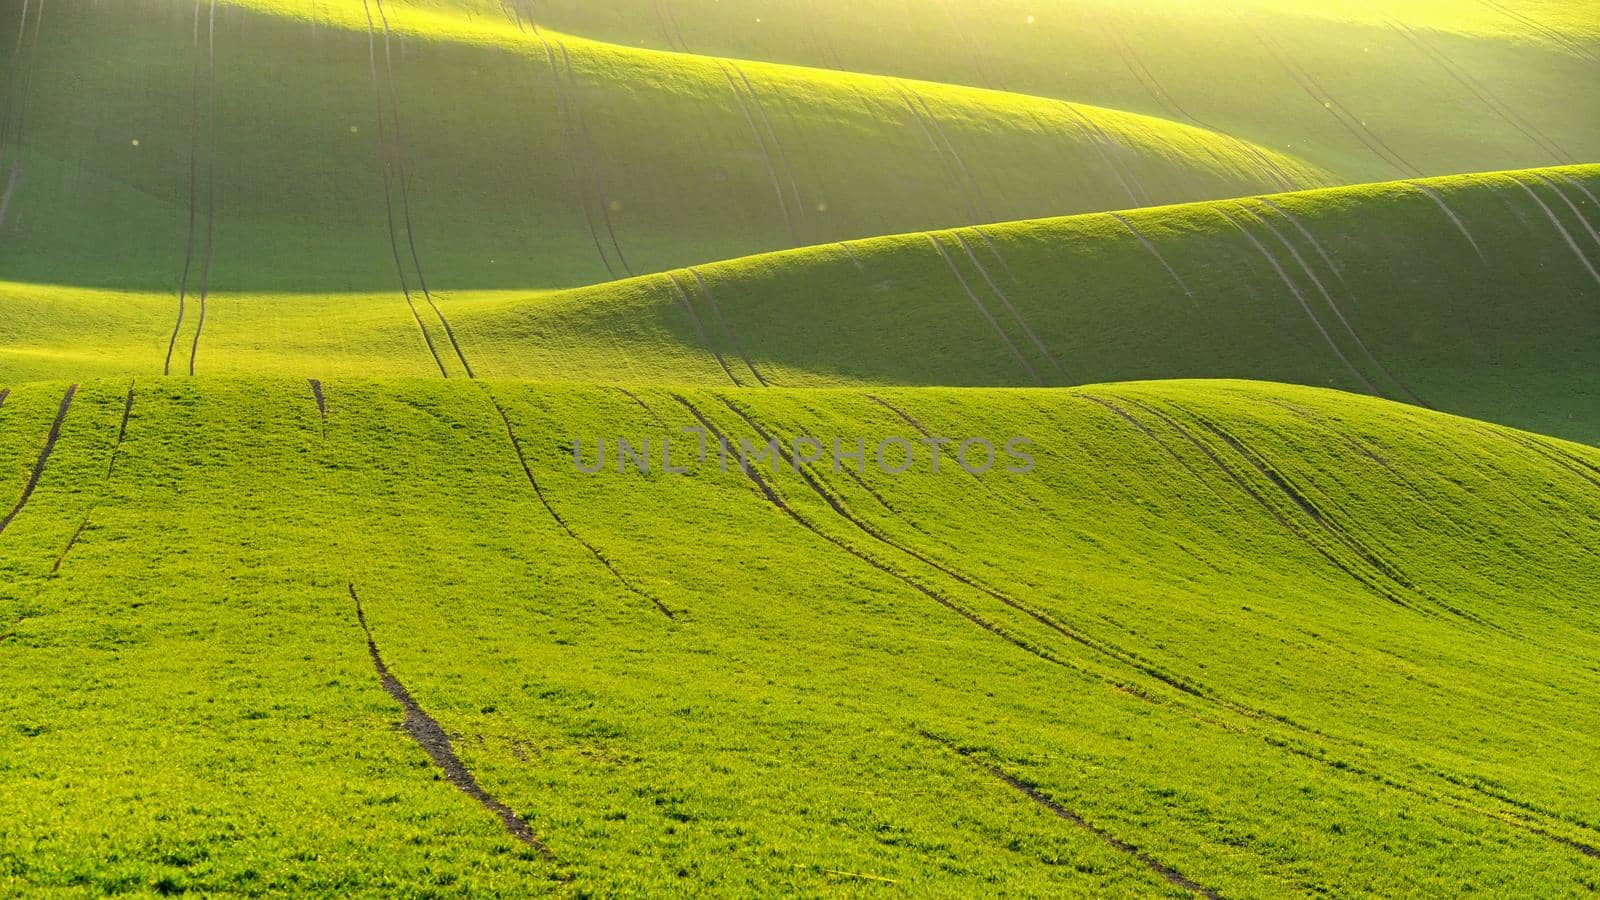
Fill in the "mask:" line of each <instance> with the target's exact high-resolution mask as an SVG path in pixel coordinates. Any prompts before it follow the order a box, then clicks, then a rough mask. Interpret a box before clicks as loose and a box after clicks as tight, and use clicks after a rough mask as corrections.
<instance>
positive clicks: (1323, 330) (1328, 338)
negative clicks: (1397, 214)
mask: <svg viewBox="0 0 1600 900" xmlns="http://www.w3.org/2000/svg"><path fill="white" fill-rule="evenodd" d="M1241 208H1242V207H1241ZM1213 210H1214V211H1215V212H1216V214H1217V215H1219V216H1221V217H1222V218H1223V220H1224V221H1226V222H1227V223H1228V224H1229V225H1232V226H1233V227H1234V228H1235V229H1237V230H1238V232H1239V233H1240V234H1242V235H1244V236H1245V238H1246V239H1247V240H1249V241H1250V243H1251V244H1252V245H1253V246H1254V247H1255V248H1256V250H1257V251H1258V252H1260V254H1261V256H1262V257H1263V258H1265V259H1266V261H1267V262H1268V263H1270V264H1271V265H1272V268H1273V271H1275V272H1277V273H1278V278H1279V279H1280V280H1282V281H1283V284H1284V286H1285V287H1287V288H1288V289H1289V292H1290V293H1292V294H1293V295H1294V298H1295V300H1297V301H1299V303H1300V308H1301V309H1302V310H1304V311H1305V314H1306V318H1308V319H1310V320H1311V324H1313V325H1315V326H1316V327H1317V331H1318V333H1320V334H1321V335H1322V339H1323V341H1325V342H1326V343H1327V345H1328V349H1330V350H1332V351H1333V354H1334V356H1337V357H1338V358H1339V362H1341V363H1343V364H1344V367H1345V369H1346V370H1348V371H1349V372H1350V374H1351V375H1353V376H1355V379H1356V380H1357V381H1359V382H1360V383H1361V384H1362V386H1363V387H1365V388H1366V389H1367V390H1368V392H1370V393H1371V394H1373V395H1374V396H1378V397H1382V396H1384V394H1383V393H1382V392H1381V391H1379V390H1378V388H1377V387H1376V386H1375V385H1373V383H1372V382H1371V381H1368V380H1367V376H1366V375H1363V374H1362V373H1361V371H1360V370H1359V369H1357V368H1356V367H1355V366H1354V365H1353V364H1352V363H1351V362H1350V358H1349V357H1348V356H1345V354H1344V351H1343V350H1341V349H1340V348H1339V345H1338V344H1337V343H1335V342H1334V340H1333V335H1331V334H1329V333H1328V329H1327V327H1326V326H1324V325H1323V324H1322V320H1321V319H1319V318H1317V314H1316V313H1315V312H1313V311H1312V309H1311V304H1310V302H1309V301H1307V300H1306V296H1305V294H1303V293H1301V291H1300V288H1299V286H1298V285H1296V284H1295V283H1294V279H1292V278H1290V277H1289V273H1288V272H1287V271H1285V270H1284V268H1283V265H1282V264H1281V263H1280V262H1278V258H1277V257H1276V256H1273V255H1272V251H1271V250H1269V249H1267V245H1266V244H1263V243H1261V241H1260V240H1259V239H1257V238H1256V236H1255V235H1254V234H1251V233H1250V229H1248V228H1246V227H1244V225H1243V224H1242V223H1240V222H1239V220H1237V219H1235V218H1234V217H1232V216H1230V215H1228V213H1227V210H1224V209H1223V208H1222V207H1220V206H1218V207H1213ZM1246 211H1247V212H1248V210H1246Z"/></svg>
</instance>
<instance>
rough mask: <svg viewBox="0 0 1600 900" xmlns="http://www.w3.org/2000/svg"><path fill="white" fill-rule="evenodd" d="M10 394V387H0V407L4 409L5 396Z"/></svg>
mask: <svg viewBox="0 0 1600 900" xmlns="http://www.w3.org/2000/svg"><path fill="white" fill-rule="evenodd" d="M9 396H11V388H0V409H4V408H5V405H6V398H7V397H9Z"/></svg>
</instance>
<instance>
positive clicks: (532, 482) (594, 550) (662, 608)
mask: <svg viewBox="0 0 1600 900" xmlns="http://www.w3.org/2000/svg"><path fill="white" fill-rule="evenodd" d="M484 393H485V394H486V395H487V396H488V398H489V402H490V403H491V404H493V406H494V411H495V412H497V413H499V414H500V421H501V422H503V423H505V426H506V437H507V438H508V439H510V441H511V449H512V451H513V452H515V453H516V454H517V462H518V463H519V464H520V465H521V466H522V474H523V475H526V476H527V478H528V486H529V487H531V488H533V493H534V496H536V497H538V498H539V505H541V506H543V507H544V510H545V512H547V513H549V514H550V518H552V519H554V520H555V522H556V524H557V525H560V526H561V530H562V531H565V532H566V533H567V537H570V538H572V539H573V540H574V541H576V542H577V543H578V544H579V545H580V546H582V547H583V549H585V550H587V551H589V555H590V556H593V557H594V558H595V560H596V561H598V562H599V563H600V565H602V566H605V568H606V571H607V572H610V573H611V576H612V577H613V578H615V579H616V580H617V582H618V583H619V584H621V585H622V586H623V587H624V588H627V589H628V591H629V592H630V593H632V594H634V595H636V596H638V597H640V598H642V599H645V600H649V601H650V603H651V605H652V606H654V607H655V608H656V611H657V612H659V613H661V614H662V615H663V616H666V617H667V618H668V619H669V620H674V621H675V620H676V619H677V618H678V616H677V614H676V613H674V612H673V611H672V610H670V609H668V608H667V605H666V604H665V603H662V602H661V601H660V600H659V599H657V598H656V597H655V596H654V595H652V594H649V593H646V592H645V591H644V590H643V589H641V588H640V587H639V586H638V585H635V584H634V583H633V582H632V581H630V580H629V579H628V578H627V576H625V575H623V574H622V573H621V572H619V571H617V567H616V565H615V564H614V563H612V562H611V560H610V559H609V558H607V556H606V555H605V554H604V553H602V552H600V548H599V547H596V546H595V545H594V544H592V543H590V542H589V541H587V540H585V539H584V538H583V537H581V536H579V534H578V532H577V531H575V530H573V527H572V525H571V524H570V523H569V522H567V520H566V518H565V517H564V516H562V515H561V514H560V513H558V512H556V508H555V506H553V505H552V504H551V503H550V499H549V498H548V497H546V496H545V493H544V488H542V487H540V486H539V480H538V479H537V478H535V477H534V476H533V468H532V467H531V466H529V465H528V457H527V455H526V454H524V453H523V452H522V440H521V439H520V438H518V437H517V432H516V429H515V428H513V427H511V417H510V416H509V415H507V414H506V410H505V407H503V406H501V405H500V401H499V400H498V399H497V398H496V397H495V396H494V394H492V393H490V392H489V391H488V390H487V389H486V390H485V391H484ZM630 396H631V395H630ZM634 399H635V400H638V398H637V397H635V398H634Z"/></svg>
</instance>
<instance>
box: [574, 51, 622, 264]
mask: <svg viewBox="0 0 1600 900" xmlns="http://www.w3.org/2000/svg"><path fill="white" fill-rule="evenodd" d="M556 48H557V49H559V50H560V51H561V65H562V68H563V69H564V70H565V71H566V74H567V88H568V89H569V90H570V91H571V92H572V94H571V97H570V98H569V100H570V104H571V108H572V112H573V118H574V119H575V120H576V121H577V123H578V130H577V135H578V138H579V143H580V146H579V148H578V149H579V151H580V152H579V153H578V158H580V159H582V160H584V165H583V166H582V169H583V172H584V174H585V175H586V176H587V178H588V181H589V188H590V193H591V194H592V195H593V196H594V199H595V205H596V206H597V207H599V209H600V221H601V223H602V224H603V225H605V228H606V235H607V236H608V237H609V238H610V239H611V249H612V250H613V251H615V252H616V254H617V264H618V265H620V266H622V271H623V273H624V274H626V275H628V276H629V277H630V278H631V277H633V274H634V273H633V267H632V266H630V265H628V256H627V254H625V253H623V252H622V242H621V241H619V240H617V229H616V225H615V223H613V222H612V221H611V203H610V201H608V200H607V199H606V195H605V189H604V186H603V185H601V183H600V178H599V176H598V175H597V174H596V173H595V167H594V166H593V165H591V164H590V161H591V160H592V159H593V158H594V157H595V155H596V154H595V151H594V140H593V138H591V137H590V136H589V117H588V116H587V115H586V114H585V113H584V111H583V103H582V102H581V101H580V100H579V97H578V94H579V91H578V79H577V76H575V75H574V74H573V72H572V54H570V53H568V52H567V45H566V43H565V42H563V41H559V40H558V41H556Z"/></svg>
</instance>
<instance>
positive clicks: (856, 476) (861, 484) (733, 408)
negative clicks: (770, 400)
mask: <svg viewBox="0 0 1600 900" xmlns="http://www.w3.org/2000/svg"><path fill="white" fill-rule="evenodd" d="M717 399H718V400H719V401H721V402H722V405H723V406H726V407H727V408H728V411H729V412H732V413H733V414H734V415H736V416H738V417H739V418H740V419H742V420H743V421H744V423H745V424H746V425H748V426H750V428H751V429H752V430H753V431H755V433H756V435H757V436H758V437H760V438H761V440H763V441H765V442H766V443H767V444H768V445H771V444H772V443H773V440H774V438H773V436H772V433H771V432H770V431H768V430H767V429H766V428H764V427H762V425H761V423H760V422H758V421H756V418H755V416H753V415H752V414H751V413H749V412H747V411H746V410H744V409H742V408H741V407H740V406H739V405H738V404H737V403H734V402H733V401H732V400H729V399H728V398H726V397H718V398H717ZM797 405H798V406H799V407H800V408H801V409H802V410H804V411H806V412H808V413H814V412H815V411H814V410H812V409H811V408H810V407H809V406H807V405H806V404H804V403H799V404H797ZM778 446H780V447H790V448H795V447H796V443H795V442H793V441H791V442H790V443H787V444H785V443H781V442H780V443H779V445H778ZM839 471H842V472H843V473H844V474H845V475H848V476H850V480H851V481H853V482H855V485H856V487H858V488H860V489H861V490H862V491H863V492H864V493H865V494H866V495H867V496H869V497H871V498H872V500H873V502H875V503H877V504H878V505H879V506H881V507H883V508H884V509H886V510H888V511H889V512H891V513H893V514H894V515H897V516H898V515H900V511H899V510H898V509H895V507H894V505H893V504H891V503H890V502H889V500H888V498H886V497H884V496H883V495H882V494H880V493H878V491H877V490H876V489H874V488H873V487H872V485H870V484H867V480H866V479H865V478H862V477H861V473H860V472H857V471H856V470H855V469H852V468H850V467H849V466H840V467H839ZM816 477H817V478H818V479H819V480H821V481H824V482H825V481H826V478H824V477H823V476H822V475H821V474H818V475H817V476H816ZM829 488H830V489H832V485H829ZM834 493H835V494H837V493H838V492H837V491H835V492H834ZM841 502H842V501H841ZM911 527H912V528H917V526H916V525H915V524H914V523H913V524H912V526H911ZM917 530H918V531H919V532H922V529H920V528H917ZM922 533H923V534H926V533H927V532H922Z"/></svg>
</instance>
